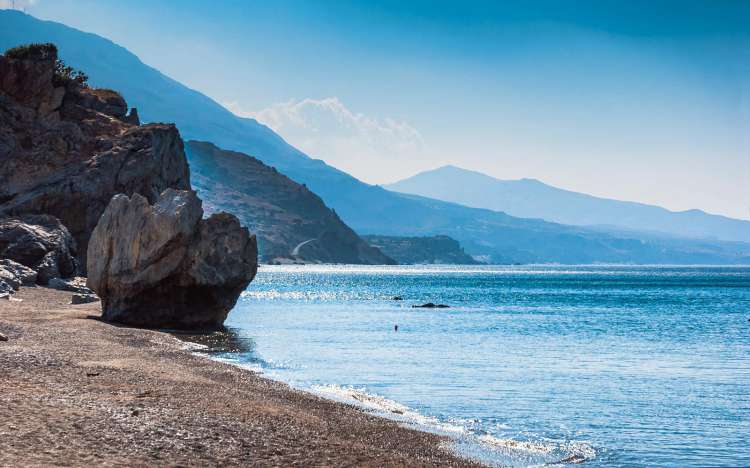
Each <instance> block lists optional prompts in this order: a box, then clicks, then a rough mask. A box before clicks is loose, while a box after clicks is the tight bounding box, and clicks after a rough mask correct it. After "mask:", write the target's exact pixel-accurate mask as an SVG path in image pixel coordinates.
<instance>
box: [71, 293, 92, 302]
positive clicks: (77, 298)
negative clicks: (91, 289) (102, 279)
mask: <svg viewBox="0 0 750 468" xmlns="http://www.w3.org/2000/svg"><path fill="white" fill-rule="evenodd" d="M97 301H99V297H98V296H97V295H96V294H73V297H72V298H71V299H70V303H71V304H88V303H90V302H97Z"/></svg>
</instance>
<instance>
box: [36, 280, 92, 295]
mask: <svg viewBox="0 0 750 468" xmlns="http://www.w3.org/2000/svg"><path fill="white" fill-rule="evenodd" d="M47 286H49V287H50V288H52V289H57V290H59V291H69V292H74V293H79V294H93V293H94V291H92V290H91V288H89V287H88V286H86V278H84V277H82V276H76V277H74V278H70V279H63V278H52V279H51V280H49V283H48V284H47Z"/></svg>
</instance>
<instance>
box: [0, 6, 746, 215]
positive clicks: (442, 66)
mask: <svg viewBox="0 0 750 468" xmlns="http://www.w3.org/2000/svg"><path fill="white" fill-rule="evenodd" d="M5 3H7V2H5ZM17 3H21V2H20V0H19V2H17ZM22 3H23V4H24V5H26V7H27V11H28V12H29V13H31V14H33V15H35V16H38V17H40V18H44V19H51V20H56V21H60V22H63V23H65V24H68V25H71V26H74V27H77V28H79V29H82V30H85V31H90V32H94V33H97V34H100V35H103V36H105V37H109V38H110V39H112V40H114V41H115V42H117V43H119V44H121V45H123V46H125V47H127V48H128V49H130V50H131V51H133V52H134V53H136V54H137V55H138V56H140V57H141V59H142V60H143V61H144V62H146V63H148V64H150V65H152V66H155V67H156V68H158V69H160V70H161V71H163V72H164V73H166V74H168V75H170V76H172V77H173V78H175V79H177V80H179V81H182V82H183V83H185V84H187V85H189V86H191V87H193V88H195V89H198V90H199V91H201V92H204V93H205V94H207V95H209V96H211V97H213V98H214V99H216V100H217V101H219V102H221V103H223V104H224V105H225V106H227V107H228V108H230V109H232V110H233V111H235V112H236V113H239V114H243V115H250V116H254V117H256V118H258V119H259V120H261V121H263V122H264V123H267V124H268V125H270V126H271V127H273V128H274V129H276V130H277V131H278V132H279V133H281V134H282V136H284V137H285V138H287V139H288V140H289V141H290V142H292V143H293V144H295V145H296V146H298V147H300V148H301V149H303V150H304V151H306V152H308V153H309V154H310V155H311V156H314V157H319V158H321V159H324V160H326V161H327V162H329V163H331V164H333V165H334V166H337V167H340V168H342V169H344V170H346V171H348V172H350V173H352V174H353V175H355V176H357V177H359V178H361V179H363V180H365V181H367V182H372V183H387V182H391V181H395V180H397V179H400V178H403V177H406V176H409V175H411V174H413V173H415V172H417V171H419V170H424V169H430V168H434V167H437V166H440V165H443V164H454V165H458V166H462V167H466V168H470V169H475V170H479V171H482V172H485V173H488V174H490V175H493V176H496V177H499V178H505V179H513V178H521V177H532V178H538V179H541V180H543V181H545V182H547V183H550V184H553V185H557V186H560V187H563V188H568V189H571V190H576V191H581V192H586V193H591V194H594V195H600V196H607V197H612V198H618V199H627V200H634V201H641V202H647V203H655V204H659V205H662V206H665V207H668V208H671V209H675V210H682V209H689V208H701V209H704V210H706V211H709V212H714V213H720V214H726V215H730V216H734V217H742V218H746V219H750V137H748V134H750V131H749V128H750V96H749V95H750V2H745V1H741V0H736V1H721V0H713V1H705V2H699V1H680V2H673V1H668V2H667V1H642V2H638V1H607V0H597V1H578V2H573V1H561V0H559V1H552V0H548V1H523V2H520V1H519V2H470V1H461V2H439V1H429V2H428V1H411V2H400V1H382V2H377V4H375V2H364V1H355V0H350V1H338V2H337V1H320V2H310V1H278V2H277V1H274V2H251V1H239V0H238V1H212V2H208V1H190V0H182V1H177V0H175V1H162V2H154V1H145V0H143V1H142V0H130V1H128V2H121V1H114V0H111V1H109V0H96V1H94V0H91V1H87V0H80V1H68V0H54V1H53V0H36V1H32V2H29V1H26V2H22Z"/></svg>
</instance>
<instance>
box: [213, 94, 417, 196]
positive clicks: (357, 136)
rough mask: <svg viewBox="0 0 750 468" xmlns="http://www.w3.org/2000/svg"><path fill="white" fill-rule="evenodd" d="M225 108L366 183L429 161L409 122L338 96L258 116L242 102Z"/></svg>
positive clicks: (267, 110)
mask: <svg viewBox="0 0 750 468" xmlns="http://www.w3.org/2000/svg"><path fill="white" fill-rule="evenodd" d="M224 105H225V106H226V107H227V108H228V109H229V110H231V111H232V112H234V113H235V114H237V115H240V116H243V117H252V118H254V119H257V120H258V121H260V122H261V123H264V124H265V125H268V126H269V127H271V128H272V129H273V130H274V131H276V132H278V133H279V134H281V135H282V136H283V137H284V138H285V139H286V140H287V141H289V142H290V143H291V144H293V145H295V146H297V147H298V148H300V149H301V150H303V151H304V152H305V153H307V154H309V155H311V156H312V157H315V158H319V159H323V160H325V161H326V162H328V163H330V164H333V165H335V166H337V167H340V168H341V169H344V170H345V171H347V172H350V173H353V174H354V175H355V176H360V177H363V175H366V177H364V178H365V179H366V180H374V181H378V182H384V181H388V180H391V179H392V178H393V176H392V174H393V168H392V167H390V166H388V165H384V164H383V163H391V162H394V161H398V162H399V164H404V165H406V166H407V167H414V168H416V167H419V166H420V164H422V163H423V161H424V159H426V157H425V154H426V151H425V143H424V140H423V138H422V135H421V134H420V133H419V131H418V130H417V129H416V128H414V127H412V126H411V125H409V123H408V122H405V121H403V120H397V119H394V118H391V117H385V118H376V117H372V116H368V115H365V114H362V113H359V112H355V111H353V110H351V109H349V108H348V107H347V106H346V105H344V103H343V102H341V100H339V99H338V98H337V97H327V98H323V99H309V98H308V99H303V100H301V101H300V100H289V101H287V102H281V103H277V104H274V105H272V106H270V107H267V108H265V109H262V110H259V111H255V112H252V111H247V110H243V109H242V108H241V106H239V105H238V104H237V103H236V102H225V103H224Z"/></svg>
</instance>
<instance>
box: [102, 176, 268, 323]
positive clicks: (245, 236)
mask: <svg viewBox="0 0 750 468" xmlns="http://www.w3.org/2000/svg"><path fill="white" fill-rule="evenodd" d="M202 216H203V208H202V203H201V201H200V199H199V198H198V197H197V196H196V195H195V192H193V191H186V190H172V189H168V190H166V191H164V192H163V193H162V194H161V197H160V198H159V199H158V200H157V201H156V203H154V204H153V205H152V204H151V203H149V201H148V200H147V199H146V198H145V197H142V196H140V195H138V194H135V195H133V196H132V197H128V196H126V195H116V196H115V197H113V198H112V201H111V202H110V203H109V205H108V206H107V208H106V210H105V211H104V213H103V214H102V217H101V219H100V220H99V223H98V224H97V226H96V228H95V229H94V231H93V233H92V235H91V240H90V242H89V245H88V285H89V287H90V288H91V289H93V290H94V291H96V293H97V294H98V295H99V297H100V298H101V300H102V311H103V312H102V317H103V318H104V319H105V320H109V321H114V322H120V323H125V324H128V325H134V326H142V327H152V328H177V329H212V328H217V327H220V326H221V325H222V324H223V322H224V319H226V316H227V314H228V313H229V310H230V309H231V308H232V307H234V304H235V303H236V302H237V298H238V297H239V295H240V293H241V292H242V291H243V290H244V289H245V288H246V287H247V285H248V284H249V283H250V281H252V279H253V278H254V277H255V273H256V271H257V267H258V264H257V245H256V240H255V236H250V234H249V232H248V230H247V229H246V228H244V227H242V226H240V223H239V221H238V220H237V218H236V217H234V216H233V215H230V214H227V213H219V214H215V215H212V216H211V217H209V218H208V219H202Z"/></svg>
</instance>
